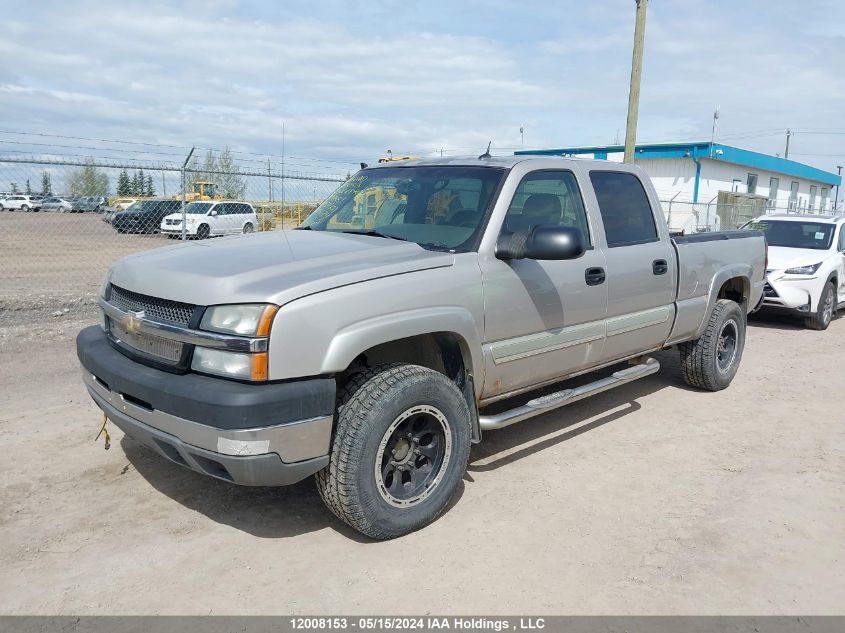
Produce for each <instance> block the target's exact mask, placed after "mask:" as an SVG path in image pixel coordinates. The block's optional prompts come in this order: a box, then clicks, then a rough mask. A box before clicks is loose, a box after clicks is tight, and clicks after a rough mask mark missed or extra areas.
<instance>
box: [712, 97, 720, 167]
mask: <svg viewBox="0 0 845 633" xmlns="http://www.w3.org/2000/svg"><path fill="white" fill-rule="evenodd" d="M718 120H719V106H716V109H715V110H714V111H713V129H712V130H711V131H710V158H713V142H714V141H715V140H716V121H718Z"/></svg>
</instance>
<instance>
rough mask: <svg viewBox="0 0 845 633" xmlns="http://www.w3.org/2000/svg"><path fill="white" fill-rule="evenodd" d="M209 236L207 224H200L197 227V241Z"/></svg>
mask: <svg viewBox="0 0 845 633" xmlns="http://www.w3.org/2000/svg"><path fill="white" fill-rule="evenodd" d="M209 234H210V230H209V228H208V225H207V224H200V225H199V227H197V239H198V240H204V239H206V238H207V237H208V236H209Z"/></svg>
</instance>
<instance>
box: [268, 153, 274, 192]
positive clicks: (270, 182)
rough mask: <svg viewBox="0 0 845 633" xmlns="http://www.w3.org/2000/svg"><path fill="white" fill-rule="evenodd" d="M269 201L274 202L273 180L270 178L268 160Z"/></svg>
mask: <svg viewBox="0 0 845 633" xmlns="http://www.w3.org/2000/svg"><path fill="white" fill-rule="evenodd" d="M267 199H268V200H269V201H270V202H273V178H272V177H271V176H270V159H269V158H268V159H267Z"/></svg>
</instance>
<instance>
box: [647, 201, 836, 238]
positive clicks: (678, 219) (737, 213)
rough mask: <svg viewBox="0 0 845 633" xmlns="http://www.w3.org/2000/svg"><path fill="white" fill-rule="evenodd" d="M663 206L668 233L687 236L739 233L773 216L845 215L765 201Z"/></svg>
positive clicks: (686, 202)
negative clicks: (745, 226) (758, 219)
mask: <svg viewBox="0 0 845 633" xmlns="http://www.w3.org/2000/svg"><path fill="white" fill-rule="evenodd" d="M660 204H661V205H662V206H663V214H664V215H665V216H666V222H667V224H668V225H669V229H670V230H671V231H672V232H673V233H680V232H684V233H685V234H690V233H701V232H706V231H725V230H728V229H736V228H739V227H741V226H742V225H743V224H745V223H746V222H748V221H749V220H751V219H753V218H756V217H759V216H761V215H769V214H774V213H790V214H795V213H800V214H804V215H814V214H824V215H843V214H845V211H843V209H841V208H839V209H838V210H836V211H834V210H832V209H830V208H828V209H824V210H821V209H810V208H803V209H799V208H796V207H795V206H794V205H792V204H790V203H789V202H783V203H780V202H779V203H777V204H771V203H769V202H768V201H766V200H765V199H764V200H763V201H762V203H761V201H746V202H736V203H723V202H719V201H718V199H713V200H710V201H708V202H690V201H684V200H677V199H674V200H661V201H660Z"/></svg>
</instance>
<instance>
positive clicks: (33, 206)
mask: <svg viewBox="0 0 845 633" xmlns="http://www.w3.org/2000/svg"><path fill="white" fill-rule="evenodd" d="M37 207H38V202H37V200H34V199H33V198H32V196H27V195H23V194H17V193H16V194H14V195H11V196H9V197H8V198H6V199H5V200H0V211H37V210H38V209H37Z"/></svg>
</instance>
